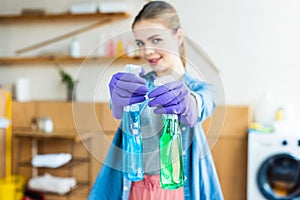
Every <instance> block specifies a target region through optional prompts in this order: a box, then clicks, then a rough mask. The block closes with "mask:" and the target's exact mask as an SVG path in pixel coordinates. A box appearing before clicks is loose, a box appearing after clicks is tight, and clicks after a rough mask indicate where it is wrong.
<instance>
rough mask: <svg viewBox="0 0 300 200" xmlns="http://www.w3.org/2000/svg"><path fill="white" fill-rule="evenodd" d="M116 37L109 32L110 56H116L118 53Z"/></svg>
mask: <svg viewBox="0 0 300 200" xmlns="http://www.w3.org/2000/svg"><path fill="white" fill-rule="evenodd" d="M115 46H116V45H115V39H114V37H112V34H109V38H108V56H109V57H114V56H115V55H116V47H115Z"/></svg>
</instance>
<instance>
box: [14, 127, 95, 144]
mask: <svg viewBox="0 0 300 200" xmlns="http://www.w3.org/2000/svg"><path fill="white" fill-rule="evenodd" d="M93 134H95V133H94V132H86V133H83V134H80V135H79V134H78V133H77V131H76V130H54V131H53V132H51V133H45V132H40V131H32V130H30V129H15V128H14V129H13V135H14V136H16V137H27V138H35V139H68V140H73V141H75V142H76V143H78V142H80V141H82V140H88V139H90V138H91V137H92V135H93Z"/></svg>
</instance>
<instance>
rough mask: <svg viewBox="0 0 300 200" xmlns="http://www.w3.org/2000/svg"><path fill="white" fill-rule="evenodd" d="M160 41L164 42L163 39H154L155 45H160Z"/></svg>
mask: <svg viewBox="0 0 300 200" xmlns="http://www.w3.org/2000/svg"><path fill="white" fill-rule="evenodd" d="M160 41H162V39H160V38H154V39H153V40H152V43H153V44H158V43H159V42H160Z"/></svg>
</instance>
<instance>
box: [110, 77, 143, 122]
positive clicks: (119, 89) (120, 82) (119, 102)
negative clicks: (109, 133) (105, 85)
mask: <svg viewBox="0 0 300 200" xmlns="http://www.w3.org/2000/svg"><path fill="white" fill-rule="evenodd" d="M109 92H110V97H111V102H112V111H113V115H114V117H115V118H117V119H121V118H122V114H123V107H124V106H128V105H131V104H134V103H139V102H143V101H145V99H146V97H145V95H146V94H147V92H148V87H147V86H146V80H145V79H143V78H141V77H139V76H137V75H135V74H131V73H124V72H119V73H116V74H114V75H113V76H112V79H111V80H110V83H109Z"/></svg>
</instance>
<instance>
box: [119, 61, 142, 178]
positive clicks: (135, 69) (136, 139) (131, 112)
mask: <svg viewBox="0 0 300 200" xmlns="http://www.w3.org/2000/svg"><path fill="white" fill-rule="evenodd" d="M141 70H142V69H141V67H140V66H137V65H131V64H130V65H126V66H125V71H126V72H129V73H134V74H137V75H138V74H139V73H140V72H141ZM122 147H123V156H122V158H123V160H122V168H123V173H124V176H125V177H126V178H127V179H128V180H131V181H140V180H143V179H144V163H143V144H142V135H141V122H140V104H139V103H136V104H132V105H129V106H125V107H124V110H123V116H122Z"/></svg>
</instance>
